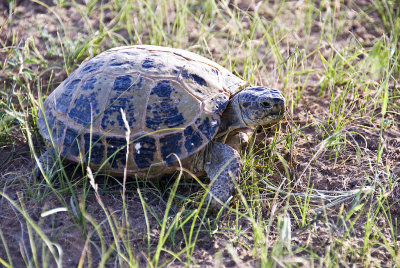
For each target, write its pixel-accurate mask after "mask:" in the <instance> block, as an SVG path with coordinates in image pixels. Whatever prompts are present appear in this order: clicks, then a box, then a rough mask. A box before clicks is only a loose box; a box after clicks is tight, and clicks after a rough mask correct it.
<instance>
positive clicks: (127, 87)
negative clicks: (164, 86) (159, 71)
mask: <svg viewBox="0 0 400 268" xmlns="http://www.w3.org/2000/svg"><path fill="white" fill-rule="evenodd" d="M126 80H127V79H126ZM121 81H122V80H121ZM130 81H132V82H131V83H129V84H128V83H125V84H124V87H122V86H121V85H122V84H123V83H117V86H118V89H120V88H124V90H112V91H111V93H110V95H109V97H108V100H107V103H106V105H105V108H104V112H103V115H102V116H103V117H102V119H101V125H100V127H101V129H102V130H103V131H106V132H110V135H111V133H115V135H117V134H119V135H121V134H123V133H125V131H126V129H125V124H124V122H123V120H122V115H121V109H122V110H123V111H124V113H125V115H126V119H127V121H128V123H129V126H130V129H131V132H132V133H133V132H137V131H140V130H141V129H142V117H143V114H144V112H145V109H146V101H145V99H146V97H145V96H146V95H147V94H148V93H147V92H149V91H150V89H151V88H152V87H153V85H154V82H153V80H152V79H148V78H144V77H139V75H138V74H132V75H130ZM115 84H116V83H115V82H114V85H115Z"/></svg>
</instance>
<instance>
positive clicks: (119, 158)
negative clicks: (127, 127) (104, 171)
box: [106, 137, 126, 169]
mask: <svg viewBox="0 0 400 268" xmlns="http://www.w3.org/2000/svg"><path fill="white" fill-rule="evenodd" d="M106 144H107V159H108V163H109V164H110V166H111V167H112V168H115V169H118V168H122V167H123V166H125V160H126V139H124V138H119V137H107V138H106Z"/></svg>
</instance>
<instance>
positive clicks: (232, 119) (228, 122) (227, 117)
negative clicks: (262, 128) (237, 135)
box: [216, 95, 249, 143]
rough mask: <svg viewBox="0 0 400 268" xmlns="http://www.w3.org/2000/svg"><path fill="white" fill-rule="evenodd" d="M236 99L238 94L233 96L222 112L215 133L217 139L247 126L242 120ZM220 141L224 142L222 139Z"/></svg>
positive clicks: (224, 138) (224, 137)
mask: <svg viewBox="0 0 400 268" xmlns="http://www.w3.org/2000/svg"><path fill="white" fill-rule="evenodd" d="M238 100H239V98H238V95H236V96H234V97H233V98H232V99H231V101H230V102H229V103H228V106H227V107H226V109H225V111H224V112H223V114H222V117H221V124H220V126H219V130H218V133H217V135H216V138H217V139H221V138H222V139H223V140H226V138H227V137H228V136H229V135H230V134H231V133H232V131H234V130H239V129H247V128H249V127H248V126H247V125H246V123H245V122H244V120H243V117H242V113H241V110H240V106H239V101H238ZM222 142H223V143H224V141H222Z"/></svg>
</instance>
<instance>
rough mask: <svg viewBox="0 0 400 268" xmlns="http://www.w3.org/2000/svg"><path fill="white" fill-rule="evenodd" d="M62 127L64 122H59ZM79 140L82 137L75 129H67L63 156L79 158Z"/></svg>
mask: <svg viewBox="0 0 400 268" xmlns="http://www.w3.org/2000/svg"><path fill="white" fill-rule="evenodd" d="M59 123H60V125H59V127H61V126H62V125H63V123H62V122H59ZM79 139H80V135H78V132H77V131H76V130H74V129H73V128H67V129H66V131H65V137H64V144H63V151H62V155H71V156H72V157H78V156H79V144H80V143H79Z"/></svg>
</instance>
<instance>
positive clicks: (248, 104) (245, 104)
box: [242, 102, 250, 108]
mask: <svg viewBox="0 0 400 268" xmlns="http://www.w3.org/2000/svg"><path fill="white" fill-rule="evenodd" d="M242 106H243V107H244V108H247V107H249V106H250V102H244V103H243V104H242Z"/></svg>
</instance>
